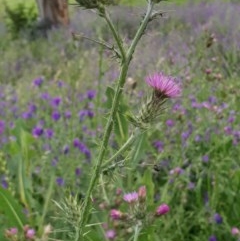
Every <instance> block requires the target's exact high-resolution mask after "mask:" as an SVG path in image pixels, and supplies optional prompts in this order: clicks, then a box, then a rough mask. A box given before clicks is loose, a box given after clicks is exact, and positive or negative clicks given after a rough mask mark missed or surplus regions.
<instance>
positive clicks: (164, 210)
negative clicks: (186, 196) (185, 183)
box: [155, 203, 170, 216]
mask: <svg viewBox="0 0 240 241" xmlns="http://www.w3.org/2000/svg"><path fill="white" fill-rule="evenodd" d="M169 211H170V208H169V206H168V205H167V204H165V203H163V204H161V205H160V206H159V207H158V208H157V210H156V213H155V215H156V216H162V215H164V214H167V213H168V212H169Z"/></svg>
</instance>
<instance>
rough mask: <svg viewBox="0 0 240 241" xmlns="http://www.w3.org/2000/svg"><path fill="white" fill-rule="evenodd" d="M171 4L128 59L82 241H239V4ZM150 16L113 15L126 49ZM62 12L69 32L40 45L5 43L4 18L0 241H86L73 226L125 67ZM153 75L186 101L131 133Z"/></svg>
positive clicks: (102, 25)
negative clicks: (170, 84) (167, 82)
mask: <svg viewBox="0 0 240 241" xmlns="http://www.w3.org/2000/svg"><path fill="white" fill-rule="evenodd" d="M179 2H180V1H179ZM179 2H178V3H179ZM176 3H177V2H174V1H172V2H170V3H168V2H163V3H162V2H161V3H160V4H158V5H156V6H155V10H156V11H157V10H158V11H159V10H162V11H163V14H161V16H159V17H158V18H156V19H153V20H152V21H151V22H150V23H149V25H148V27H147V29H146V30H145V32H144V35H143V36H142V38H141V40H140V42H139V44H138V46H137V47H136V50H135V52H134V55H133V58H132V59H131V60H132V61H131V64H130V67H129V71H128V73H127V75H126V83H125V85H124V87H123V88H121V90H120V91H121V94H122V96H120V97H119V106H118V108H117V110H116V116H115V118H114V120H113V122H112V128H113V132H112V133H110V135H109V141H108V142H107V143H106V144H105V145H104V146H103V148H104V151H105V156H104V158H103V164H102V165H101V168H100V170H99V171H98V174H99V176H98V177H99V178H98V180H97V183H96V185H95V186H94V190H93V192H92V193H91V196H90V201H91V207H90V209H89V210H90V214H89V215H88V216H86V217H85V219H84V224H86V225H85V226H84V240H88V241H100V240H101V241H102V240H104V241H109V240H116V241H204V240H206V241H222V240H227V241H237V240H240V204H239V199H240V159H239V156H240V124H239V123H240V116H239V114H240V81H239V76H240V65H239V62H240V15H239V12H240V4H239V3H238V2H237V1H235V2H234V1H232V2H230V1H221V0H218V1H196V2H195V1H194V3H193V1H191V2H186V1H184V3H183V1H182V2H181V4H180V5H179V4H176ZM145 5H146V4H144V3H143V4H140V5H135V3H134V2H133V4H132V6H127V5H126V4H124V2H123V4H120V5H119V6H114V7H110V8H109V12H110V14H111V16H112V19H113V23H114V25H115V26H116V29H117V31H118V32H119V34H120V35H121V36H123V40H124V44H123V47H124V48H127V46H128V45H130V44H131V41H132V40H133V39H134V36H135V33H136V31H137V29H138V27H139V26H140V23H141V22H142V21H143V14H144V13H145V11H146V6H145ZM70 12H71V24H70V26H69V28H68V29H53V30H51V31H49V32H48V34H47V36H39V37H37V38H36V37H32V36H30V35H29V33H28V32H26V33H22V34H21V36H19V37H18V38H15V39H12V36H11V35H10V33H9V32H8V31H7V28H6V25H5V22H4V21H5V20H4V19H3V18H0V19H1V22H0V54H1V59H0V181H1V186H0V240H1V241H7V240H12V241H24V240H35V241H47V240H65V241H68V240H71V241H72V240H74V241H77V240H83V239H80V238H79V237H77V234H78V233H79V223H81V218H82V216H81V215H82V210H83V208H84V201H85V199H86V196H88V189H89V184H90V180H91V178H92V176H93V175H95V172H94V170H95V167H96V163H97V161H98V156H99V152H101V150H102V142H103V140H104V137H105V135H106V133H105V132H106V129H105V126H106V125H108V119H109V116H110V115H111V111H110V109H111V106H112V103H113V102H114V96H115V94H116V92H117V90H116V89H117V80H118V78H119V77H118V76H119V70H120V68H121V66H120V67H119V62H120V58H119V57H118V54H119V52H118V51H115V52H114V51H113V49H115V47H117V46H118V45H117V43H115V42H114V41H115V40H114V38H113V36H112V34H111V31H110V30H109V29H108V28H107V25H106V22H105V21H104V19H102V18H101V17H99V16H97V15H96V14H94V13H93V12H92V11H89V10H82V9H81V8H76V7H74V6H70ZM0 14H1V16H3V14H4V13H3V12H0ZM72 33H75V34H76V35H75V37H73V34H72ZM77 34H81V35H84V36H86V37H87V38H91V39H96V40H99V39H100V40H101V41H102V40H104V41H105V42H106V43H109V44H110V45H111V44H113V43H114V48H112V49H111V48H106V46H103V45H99V44H98V43H96V42H93V41H91V40H88V39H85V38H80V37H78V35H77ZM120 54H121V49H120ZM160 72H161V73H163V74H164V75H166V76H171V77H169V78H174V81H175V82H176V83H177V85H178V86H181V96H177V97H176V98H168V99H167V100H166V103H163V107H162V104H161V106H160V113H158V110H157V111H156V112H157V114H158V116H157V117H156V118H154V122H151V123H150V124H149V125H147V124H148V123H147V124H146V125H144V126H140V127H141V128H139V125H140V124H139V123H138V121H136V120H139V119H138V116H139V115H144V114H145V112H144V108H147V107H148V105H146V103H149V99H150V98H151V96H152V95H151V93H152V89H151V87H149V86H148V85H147V83H146V81H145V80H146V78H147V77H148V76H151V75H152V74H154V73H160ZM163 102H165V99H164V101H163ZM152 114H153V115H154V113H152ZM140 120H142V119H141V118H140ZM144 124H145V123H144ZM136 129H140V133H137V134H136ZM104 130H105V131H104ZM135 134H136V138H135V139H134V141H132V140H133V139H131V138H132V136H133V135H135ZM129 140H131V143H130V141H129ZM126 143H130V144H131V145H130V146H129V147H128V148H126V149H124V150H123V151H121V152H120V153H119V155H116V153H118V151H119V150H121V147H122V146H125V145H126ZM79 220H80V221H79Z"/></svg>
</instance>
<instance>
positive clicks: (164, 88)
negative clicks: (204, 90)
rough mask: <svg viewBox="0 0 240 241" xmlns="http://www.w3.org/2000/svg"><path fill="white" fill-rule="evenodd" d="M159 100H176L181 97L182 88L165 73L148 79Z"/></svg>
mask: <svg viewBox="0 0 240 241" xmlns="http://www.w3.org/2000/svg"><path fill="white" fill-rule="evenodd" d="M146 82H147V84H148V85H149V86H151V87H152V88H153V89H154V91H155V95H156V96H157V97H158V98H161V99H163V98H175V97H178V96H180V95H181V88H180V87H179V86H178V85H177V84H176V82H175V79H174V78H173V77H171V76H166V75H164V74H163V73H155V74H153V75H150V76H148V77H147V78H146Z"/></svg>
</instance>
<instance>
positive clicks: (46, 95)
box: [41, 92, 50, 100]
mask: <svg viewBox="0 0 240 241" xmlns="http://www.w3.org/2000/svg"><path fill="white" fill-rule="evenodd" d="M41 99H43V100H49V99H50V95H49V94H48V93H47V92H44V93H42V94H41Z"/></svg>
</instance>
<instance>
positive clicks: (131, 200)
mask: <svg viewBox="0 0 240 241" xmlns="http://www.w3.org/2000/svg"><path fill="white" fill-rule="evenodd" d="M123 200H124V201H126V202H128V203H134V202H136V201H137V200H138V193H137V192H131V193H127V194H125V195H124V196H123Z"/></svg>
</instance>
